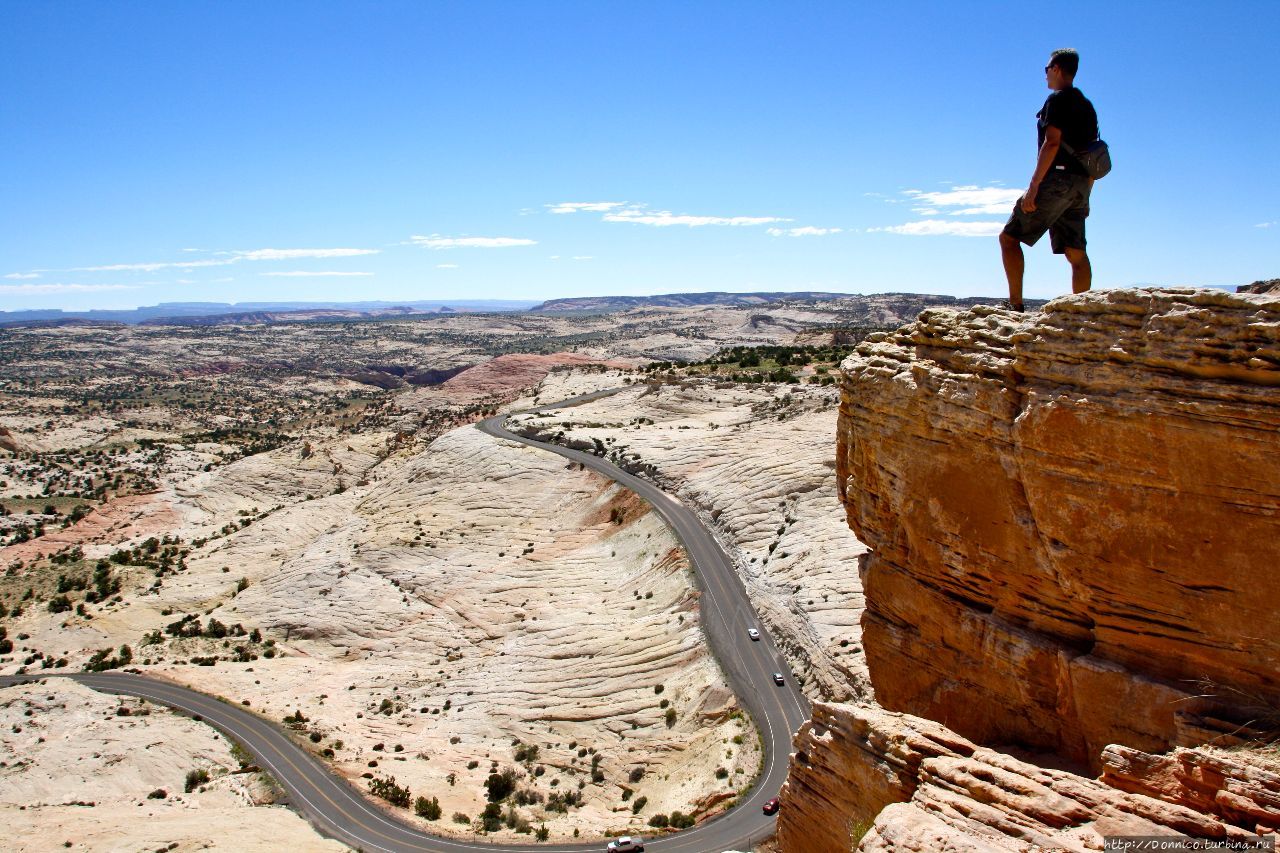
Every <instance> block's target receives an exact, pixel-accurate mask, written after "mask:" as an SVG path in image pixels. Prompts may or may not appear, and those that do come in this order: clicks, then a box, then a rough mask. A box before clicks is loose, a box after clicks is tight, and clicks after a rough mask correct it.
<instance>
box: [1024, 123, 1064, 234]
mask: <svg viewBox="0 0 1280 853" xmlns="http://www.w3.org/2000/svg"><path fill="white" fill-rule="evenodd" d="M1061 145H1062V131H1061V130H1059V129H1058V128H1056V127H1054V126H1053V125H1049V126H1048V127H1046V128H1045V129H1044V144H1043V145H1041V146H1040V158H1039V159H1038V160H1036V171H1035V174H1033V175H1032V176H1031V185H1030V186H1029V187H1027V192H1026V194H1025V195H1023V196H1022V209H1023V210H1024V211H1026V212H1027V213H1034V212H1035V209H1036V193H1037V192H1039V191H1040V182H1041V181H1043V180H1044V176H1045V175H1047V174H1049V168H1050V167H1051V166H1053V158H1055V157H1057V156H1058V148H1059V147H1060V146H1061Z"/></svg>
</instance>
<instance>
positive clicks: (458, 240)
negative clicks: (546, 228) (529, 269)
mask: <svg viewBox="0 0 1280 853" xmlns="http://www.w3.org/2000/svg"><path fill="white" fill-rule="evenodd" d="M409 242H410V243H412V244H413V245H415V246H421V247H422V248H424V249H507V248H510V247H512V246H535V245H537V243H538V241H537V240H529V239H526V238H524V237H442V236H441V235H439V234H432V235H431V236H430V237H423V236H421V235H417V234H415V235H414V236H412V237H410V238H409Z"/></svg>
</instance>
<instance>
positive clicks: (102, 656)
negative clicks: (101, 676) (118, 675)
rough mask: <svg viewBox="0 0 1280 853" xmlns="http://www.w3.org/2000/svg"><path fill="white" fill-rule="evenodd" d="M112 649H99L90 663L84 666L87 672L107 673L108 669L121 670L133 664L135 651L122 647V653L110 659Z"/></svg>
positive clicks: (90, 659)
mask: <svg viewBox="0 0 1280 853" xmlns="http://www.w3.org/2000/svg"><path fill="white" fill-rule="evenodd" d="M110 655H111V649H99V650H98V651H96V652H94V653H93V656H92V657H91V658H89V662H88V663H86V664H85V665H84V671H85V672H105V671H106V670H108V669H119V668H120V667H122V666H128V665H129V664H130V663H132V662H133V649H131V648H129V647H128V646H121V647H120V653H119V654H118V655H117V656H115V657H110Z"/></svg>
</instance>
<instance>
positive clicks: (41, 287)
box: [0, 284, 139, 296]
mask: <svg viewBox="0 0 1280 853" xmlns="http://www.w3.org/2000/svg"><path fill="white" fill-rule="evenodd" d="M138 289H139V287H138V286H137V285H131V284H0V294H4V295H6V296H27V295H35V294H41V293H92V292H95V291H99V290H138Z"/></svg>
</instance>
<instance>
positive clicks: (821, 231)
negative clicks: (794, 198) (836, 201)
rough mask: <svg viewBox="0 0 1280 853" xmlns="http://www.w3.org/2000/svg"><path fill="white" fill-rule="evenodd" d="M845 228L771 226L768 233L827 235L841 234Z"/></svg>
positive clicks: (804, 235) (780, 235)
mask: <svg viewBox="0 0 1280 853" xmlns="http://www.w3.org/2000/svg"><path fill="white" fill-rule="evenodd" d="M842 231H844V229H843V228H816V227H814V226H812V225H805V226H802V227H800V228H770V229H768V231H767V232H766V233H768V235H769V236H770V237H825V236H826V235H828V234H839V233H840V232H842Z"/></svg>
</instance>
